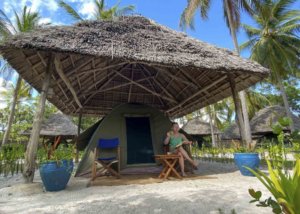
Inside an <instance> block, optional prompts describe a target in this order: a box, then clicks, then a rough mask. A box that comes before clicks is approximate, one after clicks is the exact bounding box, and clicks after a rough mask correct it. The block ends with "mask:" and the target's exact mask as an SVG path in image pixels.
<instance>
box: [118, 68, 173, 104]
mask: <svg viewBox="0 0 300 214" xmlns="http://www.w3.org/2000/svg"><path fill="white" fill-rule="evenodd" d="M116 74H117V75H119V76H120V77H122V78H123V79H126V80H127V81H129V82H131V83H132V84H134V85H136V86H138V87H140V88H142V89H144V90H145V91H148V92H150V93H151V94H153V95H155V96H158V97H161V98H163V99H165V100H168V101H171V102H173V103H177V101H176V100H174V99H172V98H170V97H166V96H163V95H161V94H159V93H157V92H154V91H152V90H151V89H149V88H147V87H145V86H143V85H141V84H140V83H137V82H135V81H133V80H131V79H130V78H128V77H126V76H124V75H123V74H121V73H120V72H119V71H116Z"/></svg>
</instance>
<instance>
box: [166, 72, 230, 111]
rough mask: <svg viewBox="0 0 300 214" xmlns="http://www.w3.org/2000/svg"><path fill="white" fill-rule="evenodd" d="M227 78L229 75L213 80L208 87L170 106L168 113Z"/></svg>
mask: <svg viewBox="0 0 300 214" xmlns="http://www.w3.org/2000/svg"><path fill="white" fill-rule="evenodd" d="M225 79H227V76H225V75H224V76H223V77H221V78H219V79H218V80H216V81H214V82H212V83H211V84H209V85H207V86H206V87H204V88H202V89H201V90H199V91H197V92H196V93H194V94H193V95H191V96H189V97H188V98H186V99H185V100H183V101H182V102H180V103H179V104H178V105H176V106H174V107H172V108H170V109H168V110H167V112H168V113H170V112H172V111H173V110H175V109H177V108H179V107H180V106H182V105H184V104H185V103H186V102H188V101H190V100H191V99H193V98H194V97H196V96H198V95H199V94H201V93H203V92H204V91H206V90H207V89H209V88H211V87H213V86H215V85H216V84H218V83H219V82H221V81H223V80H225Z"/></svg>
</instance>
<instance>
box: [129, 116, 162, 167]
mask: <svg viewBox="0 0 300 214" xmlns="http://www.w3.org/2000/svg"><path fill="white" fill-rule="evenodd" d="M130 117H146V118H148V119H149V123H150V124H149V125H150V134H151V140H152V150H153V154H155V149H154V147H155V145H154V141H153V139H155V138H154V137H155V135H154V131H152V130H153V128H154V127H153V126H152V117H151V114H138V113H137V114H123V125H124V137H125V142H126V144H125V145H126V148H125V149H126V152H125V154H126V155H125V157H124V158H125V160H126V164H125V166H126V167H137V166H154V165H157V164H156V162H155V161H154V162H153V163H137V164H128V162H127V160H128V159H127V155H128V153H127V145H128V144H127V125H126V118H130Z"/></svg>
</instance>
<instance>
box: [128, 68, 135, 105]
mask: <svg viewBox="0 0 300 214" xmlns="http://www.w3.org/2000/svg"><path fill="white" fill-rule="evenodd" d="M132 67H133V65H131V79H132V80H133V76H134V71H133V69H132ZM131 90H132V84H130V86H129V91H128V100H127V102H128V103H130V98H131Z"/></svg>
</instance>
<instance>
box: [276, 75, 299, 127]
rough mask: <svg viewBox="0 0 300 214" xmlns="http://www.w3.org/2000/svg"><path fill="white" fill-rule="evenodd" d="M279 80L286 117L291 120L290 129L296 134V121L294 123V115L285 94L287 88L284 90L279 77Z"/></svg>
mask: <svg viewBox="0 0 300 214" xmlns="http://www.w3.org/2000/svg"><path fill="white" fill-rule="evenodd" d="M277 79H278V86H279V90H280V93H281V96H282V99H283V104H284V108H285V112H286V115H287V117H289V118H290V119H291V124H290V129H291V132H294V131H295V126H294V121H293V117H292V113H291V110H290V105H289V102H288V98H287V95H286V92H285V88H284V85H283V84H282V79H281V78H278V77H277Z"/></svg>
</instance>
